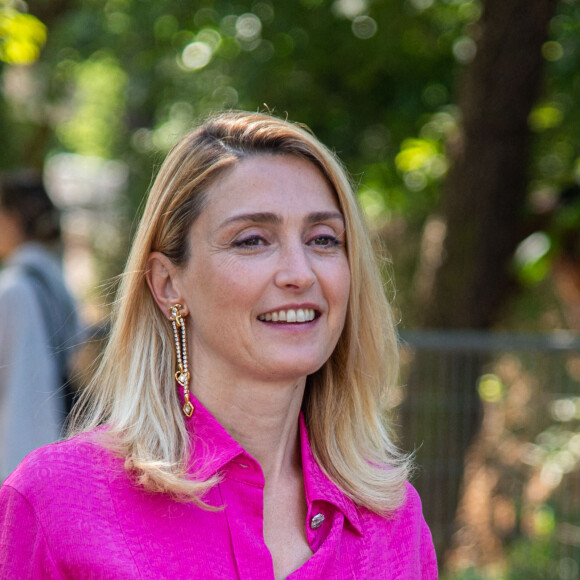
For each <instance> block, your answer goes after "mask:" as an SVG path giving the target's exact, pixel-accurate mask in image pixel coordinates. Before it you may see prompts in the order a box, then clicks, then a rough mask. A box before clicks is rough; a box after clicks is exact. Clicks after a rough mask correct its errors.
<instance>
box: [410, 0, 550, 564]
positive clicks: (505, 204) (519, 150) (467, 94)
mask: <svg viewBox="0 0 580 580" xmlns="http://www.w3.org/2000/svg"><path fill="white" fill-rule="evenodd" d="M555 6H556V1H555V0H485V1H484V2H483V15H482V19H481V21H480V23H479V24H478V28H477V30H476V35H475V37H474V40H475V41H476V43H477V54H476V56H475V59H474V60H473V62H472V63H471V64H470V65H469V66H468V67H467V68H466V70H465V74H464V77H463V79H462V81H461V85H460V94H459V105H460V108H461V112H462V127H461V137H460V139H459V140H458V141H457V142H456V143H455V144H453V145H452V146H451V147H450V154H451V155H450V156H451V160H452V167H451V170H450V173H449V175H448V179H447V182H446V184H445V187H444V191H443V197H442V203H441V209H440V215H441V217H442V219H443V221H444V222H445V224H446V236H445V240H444V243H443V252H442V259H441V264H440V266H439V268H438V270H437V272H436V274H435V276H434V282H433V288H432V291H431V292H430V293H429V296H430V299H429V300H428V301H427V303H426V304H425V309H424V317H423V320H422V325H423V326H424V327H428V328H454V329H461V328H464V329H468V328H471V329H485V328H489V327H491V326H492V325H493V324H494V323H495V322H496V321H497V319H498V316H499V314H500V311H501V309H502V308H503V307H504V306H505V304H506V301H507V299H508V298H509V296H510V294H511V293H512V292H513V291H514V290H515V289H516V285H515V282H514V280H513V278H512V275H511V271H510V262H511V259H512V256H513V253H514V250H515V248H516V246H517V244H518V243H519V242H520V241H521V239H522V237H523V233H522V231H521V229H520V228H521V225H520V224H521V217H522V213H523V211H524V205H525V200H526V194H527V169H528V163H529V150H530V138H531V136H530V131H529V128H528V116H529V113H530V111H531V109H532V106H533V104H534V102H535V101H536V99H537V97H538V93H539V89H540V86H541V81H542V72H543V60H542V54H541V47H542V44H543V43H544V42H545V41H546V39H547V27H548V23H549V21H550V18H551V17H552V15H553V13H554V9H555ZM425 356H428V354H427V355H425ZM425 356H422V355H421V353H418V356H416V358H415V361H414V365H415V369H414V372H413V373H412V375H411V378H410V379H409V383H408V388H407V391H408V399H407V401H406V404H405V405H404V406H403V424H404V431H405V442H406V445H407V446H408V447H411V448H412V447H416V446H418V445H422V447H421V449H420V451H419V454H418V459H419V463H420V464H421V463H423V465H421V472H420V475H419V478H418V481H417V487H418V488H419V491H420V493H422V496H423V498H424V503H425V515H426V518H427V521H428V522H432V523H433V524H435V523H437V524H438V526H437V528H438V529H440V530H442V531H441V532H440V533H438V534H436V536H435V543H436V547H437V548H438V552H439V557H440V559H442V557H443V554H444V552H445V550H446V548H447V547H448V546H449V543H450V539H451V531H452V529H453V522H454V518H455V510H456V506H457V503H458V498H459V488H460V481H461V469H458V470H457V471H455V470H453V469H452V468H451V467H450V466H453V465H459V466H461V465H463V462H464V458H465V454H466V452H467V449H468V446H469V444H470V442H471V441H472V439H473V436H474V435H475V434H476V432H477V431H478V429H479V424H480V401H479V397H478V394H477V390H476V388H475V387H476V382H477V378H478V376H479V374H480V372H481V365H482V364H483V362H484V361H483V360H482V359H480V358H478V357H477V356H475V355H472V354H463V355H460V356H459V357H458V356H457V355H456V356H453V357H449V360H446V361H443V363H442V364H449V365H455V366H456V369H457V371H456V372H462V373H463V375H462V377H461V387H460V389H453V387H454V386H456V385H457V382H455V381H441V383H440V385H441V386H440V390H439V392H438V393H437V395H436V398H437V399H436V404H437V405H438V406H440V407H442V405H444V406H445V410H443V409H442V410H437V411H434V410H433V408H432V404H433V403H432V401H433V398H432V397H430V395H429V393H430V391H431V385H430V382H431V380H430V377H429V376H425V374H424V372H422V371H421V368H420V367H421V366H422V364H423V363H424V358H425ZM446 356H447V355H446ZM462 369H463V370H462ZM467 371H468V372H467ZM430 399H431V401H430ZM450 409H451V412H450ZM454 409H456V410H457V411H456V412H453V410H454ZM434 412H435V416H434ZM417 425H422V426H423V427H424V429H423V433H422V434H421V435H419V437H420V439H418V438H417V430H416V427H417ZM427 427H428V428H429V429H431V430H432V431H431V432H430V433H428V432H427V431H426V428H427ZM413 429H415V431H413ZM441 441H447V442H450V441H453V442H454V444H453V445H448V444H444V445H441ZM434 489H440V490H444V491H443V493H445V494H446V497H445V504H444V505H445V506H446V507H445V510H444V513H442V510H441V509H440V507H441V505H442V502H441V498H440V497H430V495H433V490H434ZM442 520H443V521H442Z"/></svg>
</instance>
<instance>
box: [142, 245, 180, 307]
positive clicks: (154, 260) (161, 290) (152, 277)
mask: <svg viewBox="0 0 580 580" xmlns="http://www.w3.org/2000/svg"><path fill="white" fill-rule="evenodd" d="M145 276H146V279H147V284H148V285H149V289H150V290H151V294H152V295H153V298H154V299H155V302H156V303H157V305H158V306H159V308H160V309H161V311H162V312H163V315H164V316H166V317H168V310H169V308H170V307H171V306H173V305H174V304H176V303H180V304H182V306H183V308H182V314H183V315H184V316H185V315H186V314H187V306H186V305H185V304H184V303H183V301H184V298H183V295H182V293H181V291H180V289H179V286H180V284H179V279H178V269H177V267H176V266H175V264H173V262H172V261H171V260H170V259H169V258H168V257H167V256H166V255H165V254H162V253H161V252H152V253H151V254H150V256H149V260H148V262H147V272H146V274H145Z"/></svg>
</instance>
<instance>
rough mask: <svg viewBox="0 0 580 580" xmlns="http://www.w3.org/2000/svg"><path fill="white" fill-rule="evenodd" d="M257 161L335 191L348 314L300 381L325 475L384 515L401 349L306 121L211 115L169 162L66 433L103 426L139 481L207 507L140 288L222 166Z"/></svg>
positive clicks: (331, 161) (337, 178)
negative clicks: (293, 170) (288, 167)
mask: <svg viewBox="0 0 580 580" xmlns="http://www.w3.org/2000/svg"><path fill="white" fill-rule="evenodd" d="M256 155H294V156H298V157H300V158H303V159H306V160H308V161H310V162H311V163H313V164H314V165H315V166H316V167H317V168H318V169H319V170H320V171H321V172H322V174H323V175H324V176H325V177H326V178H327V179H328V182H329V183H330V184H331V186H332V188H333V189H334V191H335V193H336V196H337V199H338V202H339V205H340V208H341V210H342V213H343V215H344V218H345V223H346V240H347V243H346V247H347V254H348V260H349V264H350V271H351V288H350V297H349V305H348V313H347V318H346V324H345V327H344V330H343V332H342V335H341V337H340V339H339V341H338V344H337V346H336V348H335V350H334V352H333V353H332V355H331V357H330V358H329V360H328V361H327V362H326V363H325V364H324V365H323V367H322V368H321V369H320V370H319V371H317V372H316V373H314V374H313V375H311V376H309V377H308V379H307V388H306V394H305V398H304V402H303V412H304V417H305V421H306V425H307V428H308V433H309V437H310V441H311V446H312V449H313V452H314V455H315V457H316V459H317V461H318V462H319V464H320V466H321V468H322V469H323V470H324V471H325V472H326V474H327V475H328V476H329V477H330V478H331V479H332V480H333V481H334V482H335V483H336V485H338V486H339V487H340V488H341V489H342V490H343V492H344V493H345V494H346V495H348V496H349V497H351V498H352V499H353V500H354V501H355V502H357V503H358V504H360V505H362V506H365V507H367V508H369V509H370V510H372V511H374V512H377V513H382V514H387V513H389V512H390V511H392V510H394V509H396V508H397V507H398V506H399V505H400V504H401V501H402V499H403V495H404V483H405V481H406V480H407V477H408V475H409V461H408V458H407V457H406V456H404V455H402V454H401V453H400V452H399V451H398V449H397V448H396V446H395V444H394V443H393V439H392V433H391V430H390V428H389V424H388V421H387V420H386V419H385V406H386V403H387V398H386V397H387V395H388V393H389V390H390V389H391V388H392V387H393V386H394V384H395V381H396V380H397V376H398V349H397V341H396V335H395V328H394V322H393V318H392V314H391V309H390V306H389V304H388V301H387V299H386V297H385V294H384V290H383V284H382V278H381V274H380V271H379V268H378V266H377V263H376V259H375V256H374V252H373V249H372V246H371V242H370V237H369V234H368V232H367V230H366V226H365V223H364V219H363V218H362V215H361V213H360V211H359V208H358V205H357V203H356V199H355V196H354V193H353V188H352V186H351V183H350V181H349V178H348V176H347V174H346V172H345V170H344V169H343V168H342V166H341V164H340V162H339V161H338V160H337V158H336V157H335V156H334V155H333V154H332V153H331V152H330V151H329V150H328V149H327V148H326V147H325V146H324V145H322V144H321V143H320V142H319V141H318V140H317V139H316V138H315V137H314V136H313V135H312V134H311V133H310V132H309V131H307V130H306V129H305V128H304V127H303V126H300V125H296V124H292V123H290V122H287V121H283V120H280V119H277V118H275V117H272V116H270V115H264V114H260V113H244V112H229V113H223V114H221V115H219V116H216V117H213V118H210V119H209V120H208V121H207V122H206V123H204V124H203V125H202V126H200V127H199V128H197V129H195V130H194V131H192V132H190V133H189V134H188V135H186V136H185V137H184V138H183V139H181V140H180V141H179V143H177V145H176V146H175V147H174V148H173V149H172V151H171V152H170V153H169V155H168V156H167V158H166V160H165V162H164V163H163V164H162V166H161V168H160V170H159V173H158V175H157V178H156V179H155V182H154V184H153V186H152V188H151V192H150V195H149V199H148V202H147V204H146V207H145V211H144V214H143V217H142V220H141V223H140V226H139V229H138V231H137V234H136V238H135V240H134V243H133V246H132V250H131V253H130V255H129V259H128V263H127V267H126V272H125V275H124V277H123V278H122V280H121V284H120V287H119V292H118V298H117V301H116V304H115V308H114V312H113V324H112V330H111V336H110V339H109V342H108V344H107V346H106V348H105V350H104V353H103V356H102V359H101V362H100V365H99V368H98V370H97V372H96V374H95V376H94V378H93V380H92V382H91V383H90V385H89V387H88V388H87V391H86V392H85V393H84V395H83V397H82V399H81V401H80V404H79V407H78V409H77V411H76V419H75V420H73V424H72V427H71V429H70V434H73V433H75V432H79V431H86V430H91V429H94V428H96V427H98V426H101V425H107V428H106V429H104V430H101V431H100V432H101V433H106V435H107V441H108V442H109V443H108V444H109V445H113V446H114V447H115V448H116V450H118V452H119V453H121V454H122V455H123V456H124V457H125V465H126V468H127V469H128V470H129V471H130V473H132V474H133V475H134V476H135V478H136V479H137V481H138V482H139V483H140V484H142V485H144V486H145V488H146V489H148V490H151V491H162V492H168V493H171V494H174V495H175V496H176V497H180V498H181V499H187V500H189V501H193V502H196V503H198V504H201V505H203V503H202V502H201V500H200V498H201V496H202V495H203V493H204V492H205V491H207V489H208V488H210V487H211V486H213V485H215V483H216V481H217V478H216V477H214V478H212V479H210V480H207V481H199V480H197V479H196V478H195V474H193V475H192V474H188V473H187V466H188V463H189V461H188V459H189V456H190V453H191V448H190V437H189V436H188V433H187V429H186V425H185V421H184V417H183V413H182V411H181V407H180V403H179V399H178V396H177V390H176V386H175V379H174V354H173V338H172V331H171V327H170V325H169V323H168V321H167V319H166V318H165V317H164V316H163V314H162V313H161V312H160V310H159V308H158V307H157V305H156V304H155V302H154V300H153V297H152V295H151V292H150V290H149V287H148V285H147V283H146V269H147V260H148V257H149V255H150V253H151V252H152V251H159V252H163V253H164V254H165V255H167V256H168V257H169V258H170V259H171V260H172V261H173V262H174V263H175V264H176V265H179V266H181V265H185V263H186V262H187V259H188V251H189V248H188V243H187V235H188V232H189V229H190V227H191V224H192V223H193V222H194V221H195V219H196V218H197V216H199V214H200V212H201V211H203V206H204V201H205V193H206V192H207V190H208V188H209V187H210V186H211V184H212V183H213V181H214V180H215V179H216V178H217V177H218V175H220V174H222V173H223V172H224V171H226V170H227V169H228V168H231V167H233V166H234V165H235V164H237V163H239V162H240V160H242V159H244V158H247V157H249V156H256Z"/></svg>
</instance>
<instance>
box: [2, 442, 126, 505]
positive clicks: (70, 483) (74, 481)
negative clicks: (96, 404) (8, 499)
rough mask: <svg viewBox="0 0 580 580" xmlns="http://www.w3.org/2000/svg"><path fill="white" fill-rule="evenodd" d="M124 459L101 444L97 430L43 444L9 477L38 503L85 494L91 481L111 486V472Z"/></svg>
mask: <svg viewBox="0 0 580 580" xmlns="http://www.w3.org/2000/svg"><path fill="white" fill-rule="evenodd" d="M122 468H123V462H122V460H121V459H119V458H116V457H114V456H113V455H112V453H111V452H110V451H108V450H106V449H105V448H103V447H102V446H101V445H99V444H98V442H97V441H96V438H95V433H94V432H93V433H87V434H82V435H78V436H76V437H73V438H72V439H68V440H66V441H61V442H58V443H53V444H50V445H46V446H44V447H40V448H39V449H36V450H35V451H33V452H32V453H30V454H28V455H27V456H26V457H25V458H24V460H23V461H22V462H21V463H20V465H19V466H18V467H17V468H16V470H15V471H14V472H13V473H12V474H11V475H10V476H9V477H8V478H7V479H6V481H5V482H4V485H5V486H9V487H11V488H13V489H14V490H16V491H17V492H19V493H20V494H21V495H22V496H23V497H25V498H26V499H27V500H28V501H29V502H30V503H31V504H32V505H33V506H34V507H40V506H41V504H42V505H45V506H47V505H50V504H51V503H52V502H55V501H57V503H60V502H61V501H67V498H73V497H82V496H84V495H85V494H86V490H87V488H88V486H89V485H90V487H91V489H94V488H95V486H99V485H101V486H107V481H108V479H109V476H110V475H111V473H112V472H114V471H115V470H117V469H118V470H122Z"/></svg>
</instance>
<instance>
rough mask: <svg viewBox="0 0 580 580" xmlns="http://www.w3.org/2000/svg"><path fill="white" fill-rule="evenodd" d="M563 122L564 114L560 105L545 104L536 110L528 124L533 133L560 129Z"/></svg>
mask: <svg viewBox="0 0 580 580" xmlns="http://www.w3.org/2000/svg"><path fill="white" fill-rule="evenodd" d="M563 120H564V112H563V111H562V107H561V106H560V105H559V104H558V103H544V104H540V105H538V106H536V107H535V108H534V110H533V111H532V112H531V114H530V117H529V119H528V122H529V124H530V127H531V129H532V130H533V131H536V132H540V131H546V130H547V129H553V128H555V127H558V126H559V125H561V123H562V121H563Z"/></svg>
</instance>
